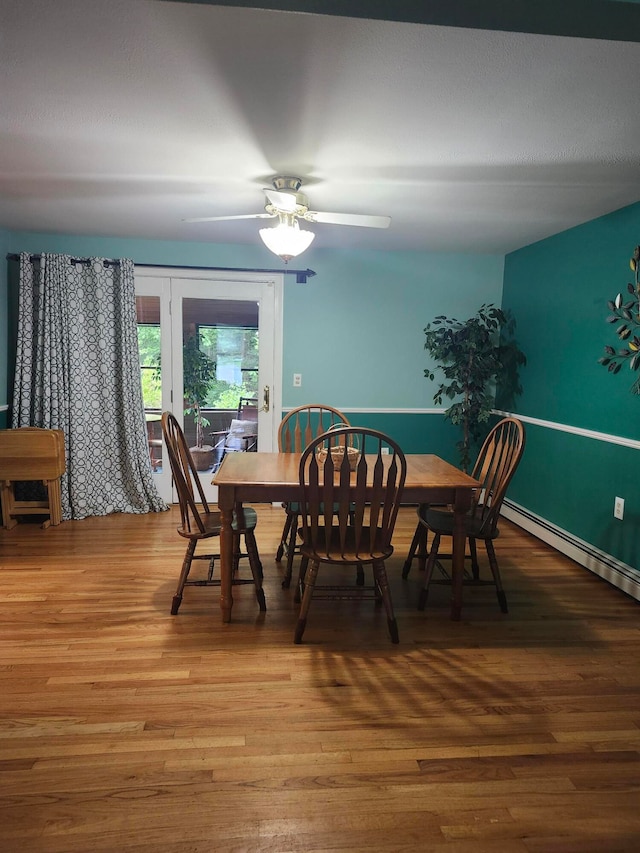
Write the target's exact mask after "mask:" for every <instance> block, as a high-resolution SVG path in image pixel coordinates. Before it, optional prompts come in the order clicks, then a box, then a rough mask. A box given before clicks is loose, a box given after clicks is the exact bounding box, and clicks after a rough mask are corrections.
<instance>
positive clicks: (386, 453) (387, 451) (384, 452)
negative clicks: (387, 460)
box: [380, 446, 389, 456]
mask: <svg viewBox="0 0 640 853" xmlns="http://www.w3.org/2000/svg"><path fill="white" fill-rule="evenodd" d="M380 453H382V455H383V456H388V455H389V448H388V447H384V446H383V447H382V449H381V450H380Z"/></svg>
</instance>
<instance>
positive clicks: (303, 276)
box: [136, 263, 316, 284]
mask: <svg viewBox="0 0 640 853" xmlns="http://www.w3.org/2000/svg"><path fill="white" fill-rule="evenodd" d="M136 266H137V267H151V268H152V269H168V270H210V271H211V272H260V273H274V274H275V275H295V277H296V283H297V284H306V283H307V279H308V278H313V276H314V275H315V274H316V273H315V270H310V269H306V270H290V269H285V270H274V269H260V268H258V267H199V266H190V265H189V264H142V263H140V264H136Z"/></svg>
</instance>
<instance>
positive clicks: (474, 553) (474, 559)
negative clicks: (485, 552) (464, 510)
mask: <svg viewBox="0 0 640 853" xmlns="http://www.w3.org/2000/svg"><path fill="white" fill-rule="evenodd" d="M469 551H470V553H471V574H472V576H473V579H474V581H477V580H479V579H480V565H479V563H478V549H477V547H476V540H475V539H473V537H471V536H470V537H469Z"/></svg>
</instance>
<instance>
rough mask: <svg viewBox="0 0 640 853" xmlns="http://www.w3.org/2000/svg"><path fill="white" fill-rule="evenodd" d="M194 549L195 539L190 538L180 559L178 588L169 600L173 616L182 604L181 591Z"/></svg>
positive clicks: (187, 575) (187, 574)
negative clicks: (170, 600) (182, 557)
mask: <svg viewBox="0 0 640 853" xmlns="http://www.w3.org/2000/svg"><path fill="white" fill-rule="evenodd" d="M195 550H196V540H195V539H190V540H189V544H188V545H187V550H186V553H185V555H184V560H183V561H182V569H181V571H180V578H179V580H178V588H177V589H176V593H175V595H174V596H173V601H172V602H171V615H172V616H175V615H176V613H177V612H178V610H179V609H180V605H181V604H182V591H183V590H184V585H185V584H186V582H187V578H188V577H189V571H190V570H191V561H192V559H193V554H194V551H195Z"/></svg>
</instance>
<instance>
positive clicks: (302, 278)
mask: <svg viewBox="0 0 640 853" xmlns="http://www.w3.org/2000/svg"><path fill="white" fill-rule="evenodd" d="M40 257H41V256H40V255H30V256H29V259H30V260H31V261H37V260H40ZM7 260H8V261H19V260H20V255H17V254H9V255H7ZM90 262H91V258H72V259H71V263H74V264H88V263H90ZM118 263H120V262H119V261H105V264H107V265H114V266H115V265H116V264H118ZM135 266H137V267H151V268H152V269H170V270H209V271H211V272H257V273H275V274H276V275H295V277H296V284H306V283H307V279H308V278H313V276H314V275H315V274H316V273H315V270H310V269H306V270H290V269H285V270H274V269H258V268H256V267H199V266H189V265H188V264H135Z"/></svg>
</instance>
